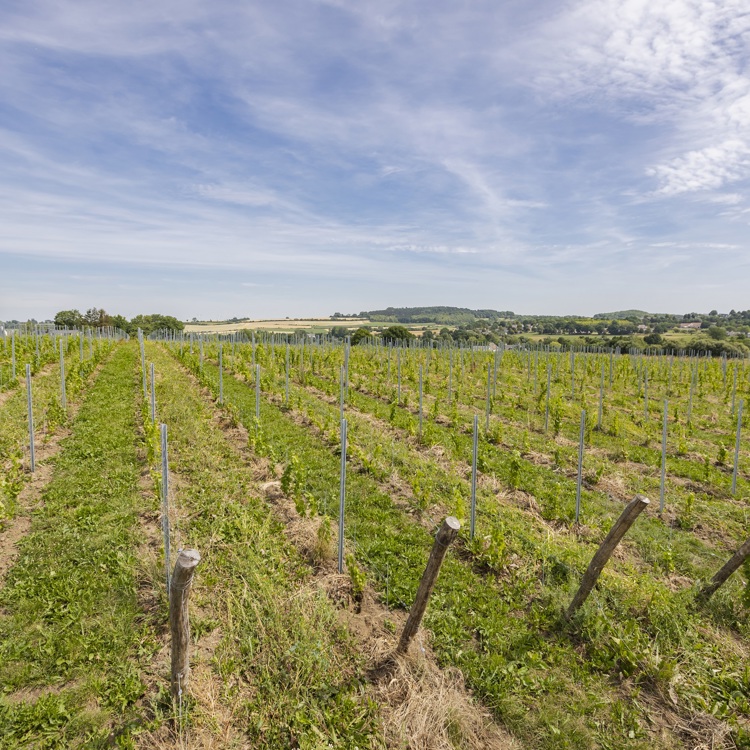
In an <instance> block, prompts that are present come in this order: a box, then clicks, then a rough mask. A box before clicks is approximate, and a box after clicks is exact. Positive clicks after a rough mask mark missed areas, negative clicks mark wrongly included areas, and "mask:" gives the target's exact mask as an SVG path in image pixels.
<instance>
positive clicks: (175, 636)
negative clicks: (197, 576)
mask: <svg viewBox="0 0 750 750" xmlns="http://www.w3.org/2000/svg"><path fill="white" fill-rule="evenodd" d="M200 561H201V556H200V555H199V554H198V550H194V549H183V550H180V553H179V555H177V563H176V564H175V566H174V572H173V573H172V582H171V585H170V587H169V627H170V630H171V631H172V679H171V687H172V697H173V698H174V699H175V700H177V699H178V698H179V697H180V694H181V693H182V692H184V690H185V687H186V686H187V684H188V680H189V678H190V619H189V617H188V598H189V597H190V588H191V587H192V585H193V575H194V573H195V568H196V566H197V565H198V563H199V562H200Z"/></svg>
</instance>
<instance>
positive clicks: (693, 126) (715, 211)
mask: <svg viewBox="0 0 750 750" xmlns="http://www.w3.org/2000/svg"><path fill="white" fill-rule="evenodd" d="M749 62H750V11H748V6H747V0H721V2H718V0H717V1H716V2H707V1H704V0H659V2H653V0H649V1H645V0H580V1H573V2H560V1H559V0H556V1H555V2H551V1H549V0H504V2H502V3H498V2H497V0H491V1H489V0H488V1H485V0H473V1H472V0H467V1H466V2H455V0H450V1H446V0H429V1H427V0H414V2H398V1H396V0H351V2H345V1H344V0H299V1H296V0H277V2H274V3H269V2H255V1H253V0H243V1H242V2H239V1H235V2H227V1H226V0H214V2H210V3H209V2H198V1H197V0H148V2H145V1H143V0H127V2H124V1H121V0H108V2H106V3H102V2H99V1H97V2H94V1H93V0H4V2H3V3H2V4H0V320H2V319H6V320H8V319H19V320H23V319H27V318H30V317H34V318H37V319H44V318H48V317H51V316H53V315H54V314H55V312H57V311H59V310H63V309H70V308H78V309H80V310H85V309H86V308H89V307H92V306H96V307H103V308H105V309H106V310H107V311H108V312H111V313H119V314H123V315H125V316H127V317H132V316H134V315H136V314H139V313H152V312H161V313H164V314H171V315H175V316H177V317H179V318H182V319H185V320H188V319H192V318H194V317H195V318H198V319H226V318H229V317H250V318H271V317H277V316H290V317H303V316H308V315H330V314H332V313H334V312H342V313H349V312H360V311H362V310H370V309H379V308H383V307H386V306H389V305H394V306H412V305H455V306H461V307H471V308H494V309H498V310H514V311H516V312H518V313H527V314H534V313H538V314H560V315H562V314H573V313H575V314H593V313H596V312H607V311H612V310H620V309H629V308H639V309H643V310H647V311H651V312H675V313H686V312H692V311H697V312H700V311H708V310H711V309H718V310H719V311H720V312H722V311H723V312H728V311H729V310H730V309H738V310H739V309H746V308H748V307H750V293H749V290H750V284H749V282H750V252H749V244H750V231H749V228H748V223H749V222H750V75H749V74H750V69H749V68H750V66H749Z"/></svg>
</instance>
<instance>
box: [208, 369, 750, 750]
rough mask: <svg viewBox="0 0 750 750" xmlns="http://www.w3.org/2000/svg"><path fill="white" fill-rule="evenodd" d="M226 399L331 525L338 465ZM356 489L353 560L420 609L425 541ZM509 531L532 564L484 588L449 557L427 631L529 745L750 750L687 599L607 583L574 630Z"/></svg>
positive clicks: (376, 496) (730, 666)
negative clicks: (690, 737)
mask: <svg viewBox="0 0 750 750" xmlns="http://www.w3.org/2000/svg"><path fill="white" fill-rule="evenodd" d="M196 369H197V368H196ZM202 377H203V380H204V382H205V383H206V384H207V385H208V386H209V387H210V388H212V389H213V390H214V392H216V391H217V390H218V389H217V371H216V367H215V366H213V365H209V364H208V363H206V364H204V370H203V376H202ZM224 394H225V400H226V401H227V403H228V404H229V405H230V406H229V408H230V410H231V411H233V412H234V413H235V414H236V415H237V416H238V417H239V419H241V420H242V421H243V422H244V423H245V424H247V425H248V426H249V428H250V430H251V439H252V440H253V443H254V445H255V447H256V449H257V450H259V451H260V452H264V453H266V454H267V455H270V456H272V457H274V458H276V459H278V460H284V461H286V462H287V464H289V463H290V462H291V463H294V462H296V463H297V464H298V465H299V466H301V467H303V470H304V477H303V479H302V481H301V482H300V484H301V486H303V487H304V488H305V491H306V492H307V495H308V496H307V498H306V500H307V502H308V504H309V506H310V507H311V508H312V510H313V512H316V511H317V512H320V511H323V512H327V513H331V514H335V506H336V498H337V488H338V464H339V459H338V458H337V457H336V455H335V453H334V452H333V451H332V450H331V449H330V448H329V447H328V446H327V445H326V444H325V443H324V442H323V441H322V440H321V439H320V438H318V437H316V436H314V435H313V434H311V432H310V431H309V430H308V429H306V428H305V427H302V426H300V425H298V424H296V423H295V421H294V420H293V419H291V418H290V416H289V415H287V414H286V413H285V412H284V411H283V410H281V409H278V408H276V407H274V406H272V405H269V404H267V403H265V402H264V403H263V404H262V408H261V420H260V427H257V428H256V427H254V424H253V415H254V407H255V395H254V393H253V392H252V389H251V388H249V387H248V386H246V385H244V384H241V383H238V382H237V381H235V380H234V379H233V378H228V377H227V378H225V379H224ZM253 435H254V437H253ZM347 484H348V496H347V498H348V499H347V508H348V510H347V529H348V535H349V536H350V538H351V539H353V540H354V541H355V542H356V548H357V556H358V559H359V560H361V561H362V562H363V563H364V564H365V565H366V566H367V568H368V570H369V571H370V574H371V575H372V576H373V578H374V579H375V581H376V584H377V585H378V586H379V587H381V589H383V590H384V592H385V596H386V598H387V600H388V601H389V603H391V604H398V603H400V602H409V601H411V599H412V598H413V594H414V591H415V589H416V583H417V580H418V577H419V575H420V573H421V570H422V568H423V565H424V562H425V559H426V556H427V551H428V549H429V547H430V544H431V536H430V534H429V533H428V532H427V531H425V530H424V529H423V528H421V527H420V526H418V525H417V524H415V523H414V521H413V520H412V519H411V518H410V517H409V516H408V515H407V514H406V513H404V512H402V511H400V510H399V509H397V508H396V507H395V506H394V505H393V504H392V502H391V498H390V497H389V496H388V495H387V494H386V493H385V492H383V491H382V490H381V488H380V487H379V485H378V483H377V482H375V481H374V479H373V478H372V477H370V476H369V475H367V474H363V473H351V474H350V475H349V477H348V482H347ZM508 532H509V535H511V534H513V535H515V534H518V540H517V541H516V542H514V543H516V544H520V546H521V547H523V546H524V544H526V545H528V546H529V550H528V553H529V554H528V557H529V558H530V562H529V564H524V563H523V562H522V564H520V565H517V566H515V569H513V570H506V571H505V572H504V574H503V575H502V576H495V575H487V576H485V575H482V571H480V570H476V569H472V567H471V565H470V564H466V563H463V562H461V561H460V560H459V559H457V558H456V557H454V556H452V555H449V557H448V558H447V560H446V563H445V565H444V567H443V571H442V573H441V579H440V581H439V583H438V588H437V590H436V592H435V596H434V597H433V600H432V602H431V605H430V606H431V608H430V612H429V614H428V618H427V624H428V626H429V627H430V628H431V629H432V631H433V634H434V644H435V647H436V650H437V652H438V654H439V655H440V657H441V658H442V659H443V660H444V661H445V662H449V663H452V664H455V665H457V666H459V667H460V668H461V669H462V670H463V672H464V674H465V675H466V677H467V679H468V680H469V682H470V684H472V685H473V687H474V688H475V689H476V690H477V692H478V693H479V694H480V695H481V696H482V697H483V699H484V700H485V702H486V703H487V704H488V705H489V706H490V707H491V708H492V709H494V710H495V712H496V713H497V715H498V716H499V717H500V718H501V719H502V720H503V721H504V722H505V723H506V724H507V725H508V726H509V727H511V728H512V729H513V730H514V731H515V732H516V733H517V735H518V736H520V737H521V738H523V739H524V740H525V741H526V742H527V743H528V745H529V746H532V747H540V748H568V747H570V748H572V747H576V748H594V747H605V748H620V747H623V746H624V744H625V743H627V746H628V747H643V748H646V747H651V748H653V747H660V748H668V747H680V746H682V745H681V739H680V737H679V736H678V734H676V733H675V725H676V724H677V723H680V722H683V723H684V722H687V723H691V722H693V721H695V720H700V721H702V722H704V725H705V727H706V732H711V731H712V729H713V728H716V727H718V726H719V725H721V724H722V722H720V721H718V720H717V719H716V717H721V718H722V719H726V721H727V722H728V723H729V724H731V725H732V726H733V727H734V737H735V739H734V740H733V741H735V742H736V743H737V744H738V746H742V747H746V746H748V739H747V732H746V731H745V730H744V729H742V726H741V725H742V724H743V722H746V721H747V717H748V713H750V711H749V710H748V698H749V697H750V669H748V667H747V666H746V664H745V663H744V662H743V659H742V657H741V656H740V655H738V653H737V652H736V651H734V652H733V651H732V648H731V644H729V645H725V646H724V647H723V648H718V646H717V642H716V640H715V638H720V635H718V636H716V635H712V637H710V638H709V639H706V638H705V637H704V635H703V633H704V632H705V631H706V630H707V624H706V621H705V618H702V617H701V616H700V614H696V613H694V612H693V611H692V610H691V605H690V599H689V597H688V596H681V595H676V596H671V595H665V593H664V591H663V590H662V589H661V588H660V587H654V586H653V581H652V579H650V578H649V577H648V576H635V575H634V576H633V577H632V578H631V579H627V578H624V577H614V576H608V577H607V580H606V588H605V591H604V593H603V594H602V595H599V596H597V597H594V599H593V600H592V601H591V602H590V603H589V604H588V605H587V606H586V607H585V609H584V611H583V612H582V614H581V617H580V619H579V621H578V623H577V628H576V629H575V630H574V631H573V632H570V631H569V630H568V629H567V627H566V626H565V625H564V624H563V622H562V621H561V618H560V610H561V606H562V604H563V603H564V602H566V601H568V600H569V597H570V596H572V593H573V590H574V587H575V583H576V581H575V580H574V579H569V578H568V577H567V576H564V577H563V579H562V580H560V579H558V578H557V576H556V575H555V569H554V567H553V568H552V571H551V574H549V575H548V576H547V577H546V578H544V577H540V575H539V574H540V570H539V566H538V565H536V564H535V560H534V558H538V557H539V554H540V551H539V550H536V549H535V547H534V544H533V541H532V539H530V538H529V535H528V534H524V533H523V529H522V527H520V526H514V527H513V528H512V529H509V530H508ZM717 606H720V604H719V602H717ZM729 640H731V638H730V639H729ZM660 649H664V651H665V652H666V653H660ZM740 653H742V650H741V649H740ZM688 656H689V658H688V659H687V660H686V657H688ZM685 660H686V663H685V664H684V665H683V661H685ZM683 666H685V667H686V668H687V671H686V672H683V671H682V669H683ZM696 668H699V671H698V672H694V671H693V670H694V669H696ZM668 696H669V697H668ZM671 696H673V697H671ZM671 701H673V702H674V704H675V705H672V702H671ZM712 725H713V726H712ZM742 743H744V744H742ZM725 746H726V747H730V746H731V745H725Z"/></svg>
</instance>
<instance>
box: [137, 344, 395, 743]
mask: <svg viewBox="0 0 750 750" xmlns="http://www.w3.org/2000/svg"><path fill="white" fill-rule="evenodd" d="M147 351H148V353H149V355H150V356H152V358H153V360H154V362H155V363H156V371H157V373H158V379H157V388H156V396H157V405H158V413H159V418H160V419H161V420H163V421H165V422H166V423H167V424H168V425H169V436H170V469H171V471H172V472H174V473H175V475H176V477H177V479H178V487H179V489H178V490H177V492H176V502H177V504H178V509H177V524H176V527H177V528H176V529H175V531H174V532H173V533H174V534H176V535H177V537H178V538H179V539H180V543H181V544H182V545H183V546H194V547H195V548H197V549H198V550H199V551H200V553H201V555H202V558H203V559H202V562H201V564H200V567H199V568H198V571H197V574H196V583H195V586H194V599H195V602H196V606H197V607H198V611H199V615H198V619H199V621H201V622H206V623H208V624H207V625H206V627H205V632H204V635H206V634H210V633H211V632H212V631H213V630H215V629H216V628H217V627H220V629H221V630H220V632H221V638H220V641H219V644H218V646H217V647H216V650H215V653H214V656H213V659H212V663H211V672H212V674H213V679H214V680H215V681H217V683H218V684H219V686H220V688H219V692H220V695H221V701H222V704H223V705H225V706H228V707H230V710H231V724H232V726H234V727H235V728H236V729H237V730H238V731H241V732H242V733H243V734H244V735H245V736H246V737H247V739H248V740H249V741H250V742H251V743H252V744H253V746H255V747H264V748H279V749H280V750H281V749H282V748H289V747H300V748H319V747H330V748H354V747H359V748H370V747H372V748H375V747H380V746H381V744H382V743H381V740H380V732H379V730H378V719H377V716H378V712H377V706H376V705H375V704H374V703H373V701H372V699H371V698H370V697H368V692H367V691H366V680H365V674H364V668H365V663H364V661H363V659H362V657H361V656H359V655H357V653H356V650H355V647H354V644H353V643H352V642H351V640H350V638H349V636H348V634H347V633H346V631H345V630H344V629H343V628H342V627H341V626H340V625H339V624H338V622H337V617H336V612H335V610H334V608H333V607H332V606H331V605H330V604H329V602H328V600H327V598H326V596H325V595H324V594H323V593H322V592H320V591H319V590H316V588H315V587H314V586H312V585H308V582H309V580H310V576H311V569H310V567H309V566H308V565H307V563H305V562H304V561H303V560H302V559H301V558H300V556H299V555H298V554H297V552H296V551H295V549H294V548H293V547H292V545H291V544H290V543H288V542H286V541H285V538H284V535H283V531H282V526H281V524H280V523H279V521H277V520H275V519H274V516H273V515H272V513H271V510H270V508H269V507H268V505H267V504H266V502H265V501H264V500H263V499H261V498H260V497H259V492H258V487H257V485H256V484H255V482H254V479H253V473H252V467H251V466H248V464H247V462H246V460H245V459H243V457H242V456H241V454H240V453H239V452H238V451H237V450H236V449H235V448H233V447H232V446H231V445H230V443H229V442H228V441H227V439H226V438H225V436H224V434H223V433H222V430H221V429H220V427H219V426H217V424H216V423H215V422H214V421H213V420H212V415H211V412H210V410H209V408H208V406H207V405H206V403H205V401H204V400H203V398H202V396H201V394H200V393H199V391H198V389H197V388H196V387H195V386H194V385H193V383H192V382H191V381H190V380H189V379H188V377H187V375H186V374H185V373H184V371H183V370H182V369H181V368H180V367H179V366H178V365H177V363H176V362H175V361H174V360H173V359H171V358H170V357H168V356H167V355H165V353H164V352H163V351H161V350H160V349H158V348H156V347H154V346H151V345H149V346H148V349H147ZM188 722H190V724H191V725H192V726H193V727H194V730H195V731H197V730H198V729H199V728H203V729H204V730H205V727H206V725H210V722H211V718H210V716H207V715H206V711H205V709H202V708H201V706H200V705H195V706H193V708H192V709H191V710H190V712H189V714H188ZM324 743H327V744H324Z"/></svg>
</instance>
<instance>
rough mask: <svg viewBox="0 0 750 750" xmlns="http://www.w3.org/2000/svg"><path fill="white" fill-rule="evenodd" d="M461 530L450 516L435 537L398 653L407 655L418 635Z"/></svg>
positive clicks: (459, 525) (399, 643)
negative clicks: (450, 549)
mask: <svg viewBox="0 0 750 750" xmlns="http://www.w3.org/2000/svg"><path fill="white" fill-rule="evenodd" d="M460 528H461V524H460V523H459V521H458V519H457V518H454V517H453V516H448V518H446V519H445V520H444V521H443V525H442V526H441V527H440V529H439V530H438V533H437V535H436V536H435V543H434V544H433V545H432V551H431V552H430V559H429V560H428V561H427V567H426V568H425V569H424V573H423V574H422V580H421V581H420V582H419V588H418V589H417V595H416V597H415V599H414V604H413V605H412V608H411V611H410V612H409V619H408V620H407V621H406V625H405V626H404V630H403V632H402V633H401V639H400V640H399V642H398V648H397V649H396V653H398V654H405V653H406V652H407V651H408V650H409V644H410V643H411V640H412V638H414V636H415V635H416V634H417V630H419V625H420V623H421V622H422V617H424V613H425V610H426V609H427V602H428V601H429V599H430V595H431V594H432V590H433V589H434V588H435V581H437V577H438V573H439V572H440V566H441V565H442V564H443V558H444V557H445V553H446V552H447V551H448V547H449V546H450V544H451V542H453V540H454V539H455V538H456V535H457V534H458V530H459V529H460Z"/></svg>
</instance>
